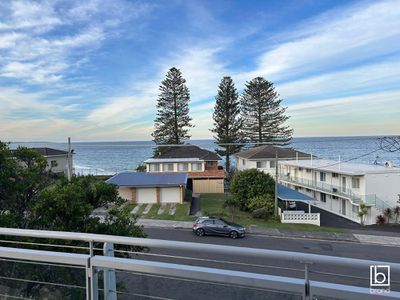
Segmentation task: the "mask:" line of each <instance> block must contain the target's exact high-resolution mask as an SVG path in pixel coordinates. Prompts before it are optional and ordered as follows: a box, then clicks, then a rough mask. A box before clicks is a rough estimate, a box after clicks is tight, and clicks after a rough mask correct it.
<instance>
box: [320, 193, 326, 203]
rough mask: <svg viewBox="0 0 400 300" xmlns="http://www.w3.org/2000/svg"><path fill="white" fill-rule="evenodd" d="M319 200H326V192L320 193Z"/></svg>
mask: <svg viewBox="0 0 400 300" xmlns="http://www.w3.org/2000/svg"><path fill="white" fill-rule="evenodd" d="M320 200H321V202H326V194H325V193H320Z"/></svg>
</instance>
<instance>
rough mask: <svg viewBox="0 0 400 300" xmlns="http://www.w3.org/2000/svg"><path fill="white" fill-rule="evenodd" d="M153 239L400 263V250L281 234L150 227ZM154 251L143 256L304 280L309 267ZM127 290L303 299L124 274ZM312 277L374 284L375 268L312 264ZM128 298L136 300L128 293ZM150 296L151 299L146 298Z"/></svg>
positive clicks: (399, 283)
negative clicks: (371, 280) (209, 232)
mask: <svg viewBox="0 0 400 300" xmlns="http://www.w3.org/2000/svg"><path fill="white" fill-rule="evenodd" d="M145 231H146V233H147V234H148V237H149V238H155V239H165V240H175V241H187V242H195V243H207V244H218V245H231V246H238V247H252V248H261V249H273V250H285V251H295V252H302V253H314V254H322V255H330V256H341V257H351V258H360V259H371V260H380V261H388V262H400V248H399V247H388V246H376V245H366V244H360V243H352V242H340V241H322V240H321V241H320V240H307V239H299V238H277V237H267V236H258V235H247V236H246V237H245V238H243V239H236V240H233V239H230V238H225V237H214V236H206V237H197V236H195V235H194V234H193V233H192V232H191V231H190V230H188V229H160V228H146V229H145ZM149 254H150V255H138V256H137V258H138V259H147V260H157V261H162V262H169V263H179V264H187V265H196V266H204V267H212V268H223V269H231V270H237V271H244V272H254V273H264V274H272V275H279V276H288V277H298V278H304V266H303V265H302V264H301V263H296V262H293V263H291V262H287V261H283V260H276V259H275V260H273V261H271V260H268V259H265V260H263V259H260V258H255V257H245V256H240V255H229V256H227V255H220V254H210V253H199V252H191V253H189V252H187V251H183V250H182V251H176V250H173V251H172V250H165V249H155V248H153V249H151V251H150V253H149ZM391 277H392V278H391V281H392V284H391V289H392V290H396V291H400V274H396V273H393V272H392V274H391ZM119 278H120V279H122V280H123V282H124V285H125V286H126V288H127V291H130V292H132V291H135V292H136V293H137V295H136V297H134V298H135V299H136V298H138V299H140V297H139V296H138V295H140V294H144V295H152V296H156V297H161V298H168V299H189V298H190V299H298V297H297V296H293V295H283V294H276V293H272V292H265V291H254V290H247V289H244V288H232V287H229V286H217V285H212V284H209V283H199V282H185V281H182V280H176V279H166V278H157V277H148V276H140V275H133V274H123V273H121V274H119ZM310 279H311V280H318V281H326V282H333V283H340V284H347V285H356V286H361V287H366V288H369V268H368V269H365V270H360V269H356V268H352V267H347V268H346V267H339V266H338V267H335V266H324V265H313V266H311V273H310ZM124 299H131V298H130V297H126V298H124ZM143 299H145V298H143Z"/></svg>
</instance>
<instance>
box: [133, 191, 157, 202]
mask: <svg viewBox="0 0 400 300" xmlns="http://www.w3.org/2000/svg"><path fill="white" fill-rule="evenodd" d="M136 201H137V203H157V193H156V188H138V189H137V190H136Z"/></svg>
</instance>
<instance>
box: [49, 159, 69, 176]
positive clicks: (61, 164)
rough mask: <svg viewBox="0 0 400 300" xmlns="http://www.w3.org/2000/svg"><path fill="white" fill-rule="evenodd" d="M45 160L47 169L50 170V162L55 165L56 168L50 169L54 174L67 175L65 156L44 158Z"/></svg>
mask: <svg viewBox="0 0 400 300" xmlns="http://www.w3.org/2000/svg"><path fill="white" fill-rule="evenodd" d="M71 159H72V158H71ZM46 160H47V165H48V168H50V166H51V162H52V161H55V162H56V163H57V166H56V167H54V168H52V171H53V172H54V173H61V172H64V173H65V174H67V170H68V158H67V156H66V155H65V156H53V157H51V156H50V157H46Z"/></svg>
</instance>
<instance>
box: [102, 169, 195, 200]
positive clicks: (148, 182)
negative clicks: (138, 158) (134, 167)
mask: <svg viewBox="0 0 400 300" xmlns="http://www.w3.org/2000/svg"><path fill="white" fill-rule="evenodd" d="M186 181H187V175H186V174H185V173H170V174H166V173H158V174H155V173H145V172H122V173H118V174H116V175H114V176H113V177H111V178H110V179H108V180H107V181H106V182H107V183H110V184H115V185H117V186H118V193H119V195H120V197H122V198H124V199H126V200H128V201H131V202H135V203H157V204H161V203H182V202H183V200H184V197H185V187H186Z"/></svg>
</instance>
